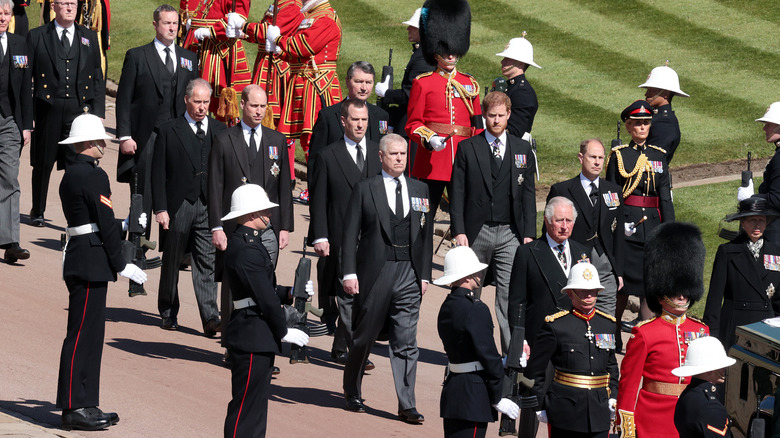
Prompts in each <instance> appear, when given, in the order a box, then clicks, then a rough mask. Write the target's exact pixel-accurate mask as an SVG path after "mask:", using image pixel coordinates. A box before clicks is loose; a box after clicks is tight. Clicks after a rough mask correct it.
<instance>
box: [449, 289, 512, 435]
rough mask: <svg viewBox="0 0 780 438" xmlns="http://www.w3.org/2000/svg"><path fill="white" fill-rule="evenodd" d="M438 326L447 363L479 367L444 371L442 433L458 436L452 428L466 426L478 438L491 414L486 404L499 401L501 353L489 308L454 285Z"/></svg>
mask: <svg viewBox="0 0 780 438" xmlns="http://www.w3.org/2000/svg"><path fill="white" fill-rule="evenodd" d="M438 329H439V337H440V338H441V342H442V344H444V351H445V352H446V353H447V359H448V360H449V362H450V363H451V364H469V363H472V364H474V365H475V366H476V364H479V366H481V367H482V368H483V369H482V370H476V368H475V370H474V371H471V372H452V371H450V373H449V374H448V376H447V379H446V380H445V381H444V388H443V389H442V392H441V402H440V409H441V416H442V418H444V435H445V436H447V437H456V436H461V435H458V434H457V433H455V432H461V433H464V432H465V431H468V432H469V434H468V436H469V437H476V436H481V437H484V436H485V432H486V430H487V423H489V422H492V421H496V419H497V415H498V414H497V412H496V410H495V409H494V408H492V406H493V405H495V404H497V403H498V402H499V401H500V400H501V380H502V379H503V376H504V368H503V366H502V364H501V355H500V354H498V350H497V349H496V344H495V342H494V341H493V321H492V319H491V316H490V310H489V309H488V307H487V306H486V305H485V303H483V302H482V301H480V300H479V298H477V297H476V296H475V295H474V291H471V290H468V289H465V288H455V289H453V290H452V292H450V294H449V295H448V296H447V298H446V299H445V300H444V303H443V304H442V306H441V309H440V310H439V319H438ZM477 368H479V367H477ZM475 423H478V424H475ZM463 436H465V435H463Z"/></svg>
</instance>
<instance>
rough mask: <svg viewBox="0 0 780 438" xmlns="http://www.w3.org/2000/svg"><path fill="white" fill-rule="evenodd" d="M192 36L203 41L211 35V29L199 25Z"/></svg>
mask: <svg viewBox="0 0 780 438" xmlns="http://www.w3.org/2000/svg"><path fill="white" fill-rule="evenodd" d="M192 36H194V37H195V39H196V40H198V41H203V40H204V39H206V38H210V37H211V29H209V28H208V27H199V28H197V29H195V33H194V34H192Z"/></svg>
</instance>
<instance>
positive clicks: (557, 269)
mask: <svg viewBox="0 0 780 438" xmlns="http://www.w3.org/2000/svg"><path fill="white" fill-rule="evenodd" d="M569 250H570V252H571V264H572V265H573V264H574V263H577V262H578V261H580V260H582V259H583V257H585V258H589V257H590V251H589V250H588V248H587V247H586V246H584V245H581V244H579V243H577V242H575V241H574V240H572V239H569ZM513 267H514V269H513V270H512V279H511V281H510V282H509V327H515V326H517V325H519V326H521V327H525V339H526V341H527V342H528V344H529V345H530V346H531V351H533V348H534V344H535V342H536V341H537V334H538V333H539V330H540V329H541V327H542V324H543V323H544V317H545V316H547V315H552V314H553V313H556V312H558V311H559V310H569V309H571V300H570V299H569V296H568V295H566V294H564V293H561V289H563V287H564V286H566V283H567V281H568V279H567V278H566V274H565V273H564V271H563V268H561V265H560V263H559V262H558V259H557V258H556V256H555V254H553V251H552V250H551V249H550V245H549V244H548V243H547V236H546V235H543V236H542V237H541V238H539V239H536V240H534V241H533V242H530V243H527V244H525V245H520V247H519V248H518V249H517V254H516V255H515V261H514V264H513ZM569 269H571V265H570V266H569ZM518 304H523V305H524V308H525V310H524V312H525V313H524V314H520V313H518V309H517V306H518Z"/></svg>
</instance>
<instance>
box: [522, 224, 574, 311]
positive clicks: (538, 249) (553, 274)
mask: <svg viewBox="0 0 780 438" xmlns="http://www.w3.org/2000/svg"><path fill="white" fill-rule="evenodd" d="M537 242H539V243H537V244H536V245H535V246H534V247H533V248H531V254H532V255H533V257H534V260H536V264H537V265H538V266H539V272H540V273H541V274H542V277H543V278H544V282H545V283H546V284H547V290H548V291H549V292H550V296H551V298H552V300H553V302H554V303H556V304H557V303H558V299H559V298H560V292H561V289H562V288H563V287H564V286H566V275H565V274H564V272H563V268H561V264H560V263H559V262H558V260H557V259H556V258H555V256H554V255H553V253H552V250H551V249H550V245H548V244H547V237H546V236H542V238H541V239H539V240H537ZM570 247H571V245H570ZM570 252H571V248H570ZM573 258H574V255H572V259H573Z"/></svg>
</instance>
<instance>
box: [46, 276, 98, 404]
mask: <svg viewBox="0 0 780 438" xmlns="http://www.w3.org/2000/svg"><path fill="white" fill-rule="evenodd" d="M65 284H66V285H67V286H68V293H69V296H68V328H67V334H66V335H65V341H64V342H63V343H62V353H61V354H60V371H59V378H58V381H57V407H58V408H61V409H78V408H85V407H92V406H98V405H99V404H100V362H101V360H102V358H103V337H104V335H105V331H106V290H107V289H108V283H107V282H105V281H100V282H89V281H84V280H80V279H73V278H67V279H65Z"/></svg>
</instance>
